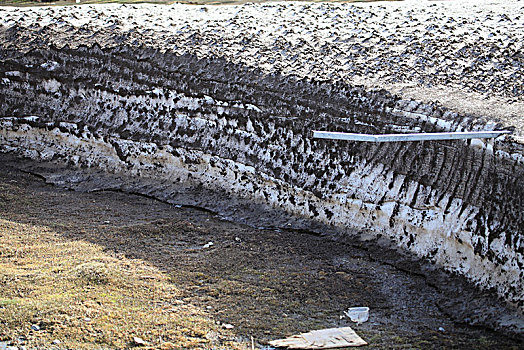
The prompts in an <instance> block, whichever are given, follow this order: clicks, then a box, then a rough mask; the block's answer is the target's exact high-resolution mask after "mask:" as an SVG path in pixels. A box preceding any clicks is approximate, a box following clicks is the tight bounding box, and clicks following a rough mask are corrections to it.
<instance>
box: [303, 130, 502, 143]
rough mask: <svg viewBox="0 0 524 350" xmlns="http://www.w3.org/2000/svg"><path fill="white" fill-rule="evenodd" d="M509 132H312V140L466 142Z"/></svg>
mask: <svg viewBox="0 0 524 350" xmlns="http://www.w3.org/2000/svg"><path fill="white" fill-rule="evenodd" d="M509 133H510V132H509V131H464V132H433V133H429V132H428V133H418V134H383V135H372V134H354V133H346V132H329V131H318V130H313V138H315V139H328V140H346V141H363V142H405V141H436V140H466V139H487V138H497V137H499V136H501V135H504V134H509Z"/></svg>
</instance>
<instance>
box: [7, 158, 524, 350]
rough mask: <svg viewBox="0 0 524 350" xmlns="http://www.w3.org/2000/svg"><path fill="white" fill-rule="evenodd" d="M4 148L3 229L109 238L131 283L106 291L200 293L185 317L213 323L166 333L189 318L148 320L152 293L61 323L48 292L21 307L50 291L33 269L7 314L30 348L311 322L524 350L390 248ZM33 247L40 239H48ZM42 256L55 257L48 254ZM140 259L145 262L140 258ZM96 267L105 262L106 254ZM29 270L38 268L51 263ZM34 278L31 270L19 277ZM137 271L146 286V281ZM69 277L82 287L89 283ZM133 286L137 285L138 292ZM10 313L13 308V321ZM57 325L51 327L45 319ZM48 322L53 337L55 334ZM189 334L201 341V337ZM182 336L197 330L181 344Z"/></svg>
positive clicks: (104, 245)
mask: <svg viewBox="0 0 524 350" xmlns="http://www.w3.org/2000/svg"><path fill="white" fill-rule="evenodd" d="M2 157H3V156H2V155H0V220H2V222H1V223H2V224H3V225H0V228H3V229H2V231H3V232H1V234H0V236H1V237H2V239H3V240H4V241H5V242H9V240H10V239H13V240H16V239H15V238H16V237H14V236H16V235H18V234H19V233H17V232H16V230H14V229H12V227H14V226H16V225H29V226H28V227H30V228H33V229H30V230H29V233H27V234H28V235H29V236H27V237H28V238H27V240H29V241H34V240H35V239H36V241H37V242H39V244H40V245H41V246H45V244H46V240H48V241H49V240H50V239H51V238H49V236H46V235H45V234H40V233H39V231H38V230H37V229H34V228H35V227H40V228H42V227H43V228H45V229H44V231H46V232H53V235H52V237H53V238H52V240H53V242H52V244H53V245H54V246H55V247H56V246H59V245H67V244H72V243H75V242H76V243H75V244H77V243H78V242H85V243H86V244H89V245H91V246H93V247H96V248H93V249H99V250H97V252H98V253H97V254H102V255H104V254H105V256H108V257H110V258H107V259H109V260H107V259H106V260H103V259H101V260H100V259H99V261H102V262H103V263H104V261H105V263H106V265H107V266H106V267H107V269H106V270H102V271H101V272H100V271H99V272H100V274H102V275H103V274H104V273H107V271H108V269H109V270H110V268H111V267H110V266H113V265H111V264H117V265H115V266H120V267H121V269H122V271H123V272H122V271H121V272H122V273H124V272H125V273H127V275H126V276H128V277H127V278H126V280H125V281H127V282H125V281H124V282H125V283H124V282H122V281H120V280H119V279H118V278H117V277H115V278H112V277H110V278H107V279H106V280H104V281H103V283H105V284H104V285H103V286H102V288H103V289H106V290H113V289H112V287H111V284H112V283H113V284H118V285H119V286H120V287H119V288H120V289H118V290H115V293H117V292H118V293H119V295H120V298H121V299H126V298H135V299H136V300H138V299H140V298H141V299H140V300H147V304H148V305H149V304H151V303H153V304H154V303H157V304H161V305H163V306H162V307H160V308H151V309H148V310H149V311H148V313H150V314H151V313H155V312H164V311H166V310H168V311H170V310H171V311H172V312H173V313H174V314H177V313H178V314H179V313H181V312H183V311H181V310H180V309H177V307H178V308H179V307H180V304H184V305H187V307H190V308H191V310H193V314H194V315H198V317H194V318H190V319H189V321H188V319H180V320H178V321H176V320H175V321H176V322H179V323H181V322H182V323H183V322H190V323H191V324H192V327H193V328H195V329H199V322H200V323H202V327H201V328H202V329H205V331H203V332H200V333H199V332H198V331H193V332H189V333H191V334H190V336H189V335H188V334H187V333H188V331H187V329H186V333H185V334H183V333H184V332H182V333H181V334H172V338H170V339H169V342H167V341H166V339H167V338H168V337H169V334H171V333H169V330H168V329H167V328H169V327H175V328H176V327H178V328H180V325H178V326H177V325H173V324H171V326H170V323H169V322H175V321H173V319H172V318H171V319H167V320H165V321H162V322H163V323H162V322H160V323H159V322H156V321H155V322H156V323H155V322H149V319H148V318H147V317H145V316H143V315H142V314H140V312H141V311H143V310H141V309H140V308H142V309H143V308H144V306H143V305H142V304H140V303H137V304H136V305H135V308H134V309H133V308H130V309H129V310H127V311H128V313H130V314H131V316H129V315H127V316H122V315H121V314H119V313H118V311H115V312H114V313H105V314H104V313H103V312H102V311H100V312H98V313H97V312H93V313H92V314H90V317H87V316H86V314H85V312H87V311H86V309H85V308H82V307H80V306H79V307H78V308H76V309H74V308H73V309H71V310H68V311H67V313H68V315H69V316H68V317H69V318H66V319H63V323H64V324H63V325H59V324H57V323H60V322H62V321H60V320H62V319H61V318H59V317H57V315H56V314H54V313H53V312H55V313H57V312H58V313H64V312H65V311H53V312H51V308H52V307H53V306H49V308H50V309H49V310H47V309H46V307H47V306H46V305H48V304H43V305H40V306H39V308H36V309H35V311H34V312H33V313H27V312H22V311H21V309H19V308H17V306H16V304H17V301H16V300H18V302H20V301H21V300H23V299H24V298H25V299H27V298H29V299H33V300H38V299H39V298H42V295H40V294H39V293H40V292H39V291H40V289H39V288H38V285H42V283H43V282H42V280H39V279H38V278H34V279H33V280H30V281H25V282H23V283H25V284H24V286H25V288H26V290H25V296H24V294H22V293H20V294H22V295H21V296H20V295H18V296H16V295H15V296H12V297H11V299H8V298H7V295H6V294H4V295H3V296H1V295H0V316H1V317H0V319H4V321H0V342H2V341H3V342H9V341H11V344H15V343H16V341H15V339H13V338H14V337H15V336H16V335H17V334H24V336H23V337H22V340H23V341H25V344H26V346H28V348H31V345H33V346H35V348H36V347H37V345H38V344H40V345H41V344H42V343H41V342H42V341H44V340H42V339H44V338H45V339H47V341H50V340H52V339H55V338H60V339H61V343H58V344H56V342H55V345H53V346H55V348H61V346H65V345H64V344H73V343H71V342H72V341H73V340H74V344H76V345H75V346H76V348H119V347H121V346H126V347H127V346H139V345H140V344H135V343H133V341H130V342H129V339H128V340H127V342H125V343H119V340H118V339H122V338H129V337H130V335H131V334H133V335H137V336H140V337H141V338H143V339H144V340H145V341H146V342H147V344H146V345H142V347H148V348H162V349H168V348H170V347H169V346H173V347H172V348H194V349H208V348H216V349H229V348H246V349H250V348H251V344H252V340H253V343H254V344H255V347H256V348H268V347H267V343H268V342H269V341H270V340H273V339H278V338H282V337H286V336H289V335H292V334H296V333H299V332H307V331H309V330H314V329H321V328H326V327H337V326H351V327H352V328H353V329H354V330H355V331H356V332H357V333H358V334H359V335H360V336H361V337H362V338H363V339H364V340H366V341H367V342H368V343H369V346H368V348H373V349H413V348H415V349H418V348H439V349H442V348H461V349H494V348H497V349H518V348H521V346H522V343H521V342H520V341H519V340H516V339H511V338H508V337H506V336H504V335H502V334H498V333H495V332H492V331H490V330H487V329H483V328H478V327H472V326H468V325H464V324H459V323H455V322H454V321H453V320H451V319H450V318H449V317H448V316H447V314H446V313H445V312H444V311H445V310H443V309H442V306H439V303H438V300H439V299H440V298H441V295H440V293H441V292H439V291H438V290H437V289H436V288H435V287H434V286H433V285H431V284H429V283H428V282H427V281H426V279H425V278H424V277H422V276H420V275H416V274H415V275H414V274H410V273H409V272H406V271H405V269H398V268H396V267H394V266H392V265H390V264H385V263H383V262H380V261H381V259H378V258H377V255H380V252H379V251H369V250H367V249H365V246H359V245H357V244H354V245H352V244H346V243H341V242H336V241H333V240H330V239H327V238H325V237H319V236H315V235H312V234H307V233H300V232H292V231H279V230H259V229H254V228H252V227H249V226H245V225H240V224H236V223H232V222H228V221H224V220H221V219H220V218H218V217H217V216H215V215H214V214H213V213H209V212H206V211H203V210H198V209H195V208H183V207H175V206H172V205H169V204H165V203H161V202H159V201H156V200H153V199H150V198H145V197H141V196H137V195H131V194H125V193H117V192H96V193H79V192H73V191H67V190H64V189H60V188H58V187H55V186H53V185H49V184H46V183H45V181H44V180H43V179H41V178H38V177H36V176H33V175H30V174H27V173H24V172H22V171H20V170H18V169H17V168H16V166H11V165H7V164H6V163H3V162H2V161H1V160H2ZM13 225H14V226H13ZM31 235H32V236H31ZM35 235H37V236H35ZM11 236H12V237H11ZM5 242H4V244H3V245H0V249H1V250H2V251H0V277H1V278H2V281H0V283H3V284H4V286H3V287H4V288H5V290H10V291H11V292H12V293H15V294H16V291H15V289H16V285H17V283H22V282H17V279H16V278H15V279H13V278H12V275H13V272H12V271H13V270H12V269H10V268H9V267H10V266H11V267H12V266H14V265H17V261H16V257H17V256H16V254H7V253H6V251H7V250H8V249H7V248H8V245H7V243H5ZM26 244H28V243H27V242H26ZM78 244H79V243H78ZM20 249H22V248H20ZM33 249H38V245H34V246H33ZM56 254H58V253H56ZM56 254H55V255H56ZM43 256H44V258H43V259H45V254H44V255H43ZM56 256H58V258H57V260H53V261H54V264H55V265H56V266H61V264H62V263H63V261H61V260H60V257H59V254H58V255H56ZM18 258H20V257H18ZM63 259H64V260H67V259H69V260H71V259H79V261H78V264H80V263H81V262H82V261H84V260H82V259H85V257H82V258H77V257H76V255H75V252H74V251H73V252H71V253H70V254H67V255H66V256H64V257H63ZM81 260H82V261H81ZM108 261H109V262H108ZM20 264H22V263H21V262H20V261H18V265H20ZM42 264H43V262H42ZM118 264H120V265H118ZM130 264H131V265H133V264H136V265H137V266H142V267H143V269H142V270H140V271H138V270H136V271H135V270H129V269H130V267H129V266H130ZM62 265H63V264H62ZM73 265H74V264H73ZM82 266H83V265H82ZM94 266H95V269H96V266H98V267H100V264H98V265H96V264H95V265H94ZM18 267H20V266H18ZM25 268H27V269H32V271H35V270H36V271H38V269H39V267H38V262H33V264H32V265H31V267H27V266H26V267H25ZM126 269H127V270H126ZM144 269H146V270H147V269H150V270H151V271H153V272H150V274H151V276H147V273H146V272H144V271H146V270H144ZM64 270H65V268H64ZM77 270H78V269H77ZM77 270H75V271H77ZM124 270H125V271H124ZM144 274H146V276H144ZM41 275H42V274H41ZM95 275H96V271H95ZM42 276H43V275H42ZM45 276H47V277H46V278H48V279H51V280H48V281H47V283H50V284H53V283H63V277H61V275H60V273H56V277H53V275H51V276H48V275H45ZM75 276H76V277H77V278H80V277H78V276H82V275H81V274H80V275H78V274H76V275H75ZM102 277H104V276H102ZM9 278H11V280H9ZM42 278H43V277H42ZM22 279H23V275H22V277H20V278H19V279H18V280H19V281H21V280H22ZM53 279H55V280H53ZM66 280H67V279H66ZM135 280H136V281H139V282H137V283H139V284H137V285H134V284H133V283H132V281H135ZM150 280H151V281H150ZM6 281H10V282H6ZM60 281H62V282H60ZM68 281H70V282H68V283H70V285H71V286H73V285H75V286H78V284H75V283H76V282H74V281H73V282H71V280H68ZM159 281H160V282H159ZM88 282H89V283H87V284H88V286H87V287H86V286H83V287H81V289H82V288H84V289H85V288H87V289H96V288H99V287H100V285H99V283H98V284H97V280H96V278H95V279H93V278H88ZM98 282H100V281H98ZM126 283H127V284H126ZM140 283H142V284H140ZM154 283H161V284H162V285H161V286H160V287H158V288H160V289H159V290H160V291H161V292H158V293H157V292H155V291H153V292H151V290H148V291H147V292H145V291H144V292H142V291H143V290H145V289H143V288H146V287H147V285H148V284H150V285H153V284H154ZM32 284H34V285H32ZM137 286H138V287H137ZM166 288H167V289H169V288H173V289H174V290H176V293H175V294H176V298H175V297H169V298H168V297H166V293H167V292H166V290H167V289H166ZM73 289H74V288H73V287H71V290H73ZM127 289H133V292H132V293H130V294H129V293H128V292H129V290H127ZM146 289H147V288H146ZM140 293H142V294H140ZM457 293H458V291H457ZM70 294H71V296H67V295H62V299H61V300H62V302H61V303H62V304H75V303H76V302H77V301H78V299H79V298H80V299H82V298H83V299H82V300H81V303H79V305H80V304H81V305H88V304H89V302H93V301H97V304H95V305H91V306H89V307H90V308H91V311H93V310H97V309H96V308H97V307H98V308H101V309H107V308H110V307H111V305H112V304H111V303H115V301H114V300H112V299H107V298H106V299H104V298H100V297H99V296H94V295H92V294H85V293H84V294H82V291H78V293H76V294H75V293H72V292H71V293H70ZM137 294H138V296H137ZM167 294H169V293H167ZM17 298H18V299H17ZM68 298H71V299H68ZM113 299H114V298H113ZM121 302H122V304H121V305H125V302H124V301H121ZM110 304H111V305H110ZM49 305H52V304H49ZM170 305H171V306H170ZM353 306H368V307H369V308H370V316H369V321H368V322H365V323H363V324H361V325H356V324H354V323H352V322H351V321H349V320H348V319H347V318H346V317H343V311H344V310H345V309H347V308H349V307H353ZM169 307H171V308H169ZM86 308H87V306H86ZM122 308H124V309H125V307H124V306H122ZM186 309H187V308H186ZM115 310H117V309H115ZM177 310H179V311H177ZM133 313H135V314H136V315H142V316H140V317H143V320H142V321H140V322H139V323H138V324H137V323H136V322H135V323H133V322H131V321H129V322H130V323H128V324H129V327H130V329H127V330H126V329H125V325H126V323H125V322H124V323H122V322H121V321H122V320H121V319H122V318H123V317H130V319H132V318H133ZM102 314H103V316H104V317H105V318H106V321H107V322H108V323H109V324H119V325H122V326H120V328H119V329H120V331H119V332H120V333H118V334H117V335H115V336H114V337H112V336H111V332H110V331H109V334H108V331H107V330H106V329H102V328H103V327H104V325H103V324H102V323H96V322H95V321H96V318H97V317H102V316H101V315H102ZM7 315H10V316H9V317H11V318H10V319H9V322H7V321H6V317H7ZM75 317H76V318H78V319H80V320H82V319H83V320H86V319H87V320H89V321H91V319H92V320H93V321H92V322H91V323H92V326H91V327H90V328H86V327H81V326H78V325H76V326H75V323H74V322H73V323H71V318H73V319H74V318H75ZM111 317H113V318H114V319H111ZM137 317H138V316H137ZM135 321H136V320H135ZM35 322H36V323H38V324H39V325H40V326H42V328H43V329H41V330H40V331H39V332H40V333H39V334H40V335H38V334H36V333H37V332H35V331H34V330H33V331H28V328H29V327H30V326H31V325H32V324H34V323H35ZM50 324H51V325H52V327H51V326H48V327H47V328H46V327H45V325H50ZM226 324H230V325H232V326H233V328H232V329H226V328H229V327H225V325H226ZM166 325H167V326H169V327H167V326H166ZM71 327H73V328H71ZM97 327H99V328H100V329H98V328H97ZM140 327H141V328H140ZM162 327H164V328H162ZM137 328H140V332H138V331H137ZM186 328H187V327H186ZM73 329H74V330H75V331H74V332H73ZM64 330H65V331H64ZM82 332H84V333H85V334H83V333H82ZM97 332H98V333H97ZM163 332H164V333H165V335H164V338H163V339H162V333H163ZM44 333H47V335H46V336H42V335H41V334H44ZM102 333H103V334H106V336H105V337H104V338H100V337H99V338H97V337H96V334H102ZM93 334H95V336H93ZM210 334H211V335H210ZM153 335H155V336H153ZM38 337H40V338H38ZM68 337H71V339H68ZM184 337H185V338H184ZM199 337H201V338H202V341H199V340H198V338H199ZM37 338H38V339H40V340H38V339H37ZM73 338H74V339H73ZM189 338H191V339H192V340H193V341H188V339H189ZM210 339H211V340H210ZM182 340H184V341H186V342H185V343H181V341H182ZM68 341H69V343H68ZM39 342H40V343H39ZM35 344H36V345H35ZM60 344H62V345H60ZM123 344H124V345H123ZM166 344H168V345H166ZM181 344H182V345H181ZM64 348H65V347H64Z"/></svg>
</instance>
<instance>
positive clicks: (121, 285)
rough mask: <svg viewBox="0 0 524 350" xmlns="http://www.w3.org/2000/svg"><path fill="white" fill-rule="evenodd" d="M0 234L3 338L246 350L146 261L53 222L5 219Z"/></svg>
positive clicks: (84, 345)
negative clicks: (60, 231) (138, 341)
mask: <svg viewBox="0 0 524 350" xmlns="http://www.w3.org/2000/svg"><path fill="white" fill-rule="evenodd" d="M0 232H1V233H2V234H1V235H0V289H1V290H2V298H1V299H0V320H1V321H0V340H1V341H10V342H12V343H13V344H15V345H21V344H19V340H20V339H22V340H23V344H24V345H25V346H27V347H29V348H36V347H42V348H47V347H50V346H51V345H52V343H53V341H55V340H59V341H60V346H61V347H64V348H75V349H94V348H97V349H99V348H127V347H130V346H132V345H133V337H140V338H142V339H143V340H145V341H146V342H147V345H148V347H149V348H158V349H162V348H165V349H169V348H173V349H174V348H177V349H179V348H186V349H191V348H194V349H208V348H209V349H211V348H216V347H217V346H218V345H221V346H225V347H226V348H231V349H242V348H243V347H242V345H241V344H238V343H235V342H234V341H229V340H228V338H231V337H232V335H231V334H228V333H227V332H225V331H224V330H222V329H220V327H219V326H218V325H216V324H215V322H213V321H212V320H211V319H210V318H209V317H208V316H207V315H206V314H205V313H204V312H203V311H201V310H200V309H198V308H196V307H194V306H193V305H191V304H187V303H186V302H183V301H181V300H179V297H180V293H179V290H178V289H177V288H176V286H175V285H173V284H172V283H170V282H169V281H168V277H167V276H166V275H165V274H164V273H163V272H162V271H159V270H158V269H157V268H155V267H153V266H151V265H149V264H147V263H145V262H143V261H141V260H137V259H126V258H122V257H115V256H111V255H110V254H108V253H105V252H104V251H103V249H102V248H101V247H99V246H97V245H95V244H92V243H88V242H85V241H67V240H65V239H63V238H61V237H60V236H59V235H57V234H56V233H55V232H54V231H52V230H50V229H49V228H47V227H40V226H35V225H29V224H21V223H16V222H12V221H7V220H4V219H0ZM35 325H36V326H38V327H33V329H32V328H31V327H32V326H35ZM34 328H38V329H39V330H35V329H34ZM217 334H218V335H219V336H218V337H217Z"/></svg>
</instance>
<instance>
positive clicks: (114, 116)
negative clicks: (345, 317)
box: [0, 12, 524, 311]
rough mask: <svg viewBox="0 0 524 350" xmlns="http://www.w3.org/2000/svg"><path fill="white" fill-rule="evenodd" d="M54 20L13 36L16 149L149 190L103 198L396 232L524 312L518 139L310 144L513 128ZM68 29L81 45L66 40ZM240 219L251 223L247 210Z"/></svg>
mask: <svg viewBox="0 0 524 350" xmlns="http://www.w3.org/2000/svg"><path fill="white" fill-rule="evenodd" d="M98 14H100V13H98ZM102 14H103V12H102ZM28 16H32V15H28ZM31 18H32V17H31ZM53 18H55V19H56V22H57V23H49V24H46V25H44V26H42V27H39V26H38V25H35V24H31V23H29V25H28V26H26V25H21V24H20V23H22V22H19V23H15V24H14V25H11V26H9V27H7V26H4V27H3V28H2V29H1V37H2V51H1V52H0V58H1V59H2V65H1V68H0V79H1V80H0V82H1V85H0V91H1V93H0V115H3V116H6V117H7V118H5V119H2V120H1V121H0V145H1V147H2V150H3V151H7V152H16V153H18V154H23V155H25V156H28V157H31V158H34V159H42V160H52V161H56V162H61V163H67V164H70V165H73V166H76V167H79V168H84V169H86V168H91V169H98V170H103V171H106V172H109V173H119V174H125V176H128V177H135V178H140V179H144V181H148V185H147V186H144V185H143V184H142V183H141V184H138V182H137V183H136V184H133V183H129V182H127V185H122V183H121V182H120V183H116V184H115V183H106V184H105V185H104V184H103V183H102V184H101V183H97V184H96V186H98V188H99V187H100V186H102V187H103V186H106V187H107V188H113V187H115V186H116V187H119V186H120V187H122V186H124V187H125V189H126V190H130V191H134V192H140V193H144V194H148V195H149V194H153V195H155V196H159V197H162V198H164V199H167V200H171V201H176V198H177V195H178V194H179V193H185V195H184V197H183V198H188V196H187V193H192V191H196V192H193V193H220V195H216V196H202V197H199V198H198V199H193V203H194V204H197V205H199V206H202V207H208V208H212V209H215V210H217V209H218V211H220V208H221V207H223V206H226V207H227V205H225V204H223V203H226V202H228V201H229V199H230V198H240V199H244V200H249V201H250V202H253V203H257V204H259V205H261V206H267V207H273V208H278V209H280V210H283V211H285V212H287V213H289V214H291V215H293V216H294V217H298V218H304V219H311V220H313V221H314V222H317V223H320V224H324V225H328V226H330V227H333V228H334V229H336V231H338V232H339V233H342V234H346V235H351V234H354V233H355V232H362V234H366V235H371V236H374V237H376V236H381V237H386V238H387V239H388V240H389V241H391V242H394V244H396V245H397V246H399V247H401V248H403V249H406V250H408V251H411V252H413V253H415V254H416V255H418V256H419V257H423V258H427V259H429V260H430V261H433V262H436V263H437V264H438V265H439V266H443V267H445V268H447V269H449V270H451V271H455V272H457V273H459V274H463V275H465V276H467V277H468V278H469V279H471V280H472V281H474V282H475V283H477V284H478V285H479V286H481V287H483V288H486V289H490V288H491V289H494V290H495V291H496V292H497V293H498V295H499V296H500V297H501V298H503V299H504V300H506V301H507V302H508V303H509V304H510V305H513V306H514V307H516V308H517V309H519V310H520V311H522V308H523V307H524V286H523V284H522V283H523V282H522V281H523V280H524V270H523V266H524V257H523V253H524V251H523V244H524V243H523V241H522V234H523V232H522V230H523V227H524V218H523V213H524V210H523V209H524V203H523V198H524V165H523V163H524V156H523V153H524V151H523V148H524V147H523V145H522V143H521V141H519V139H518V137H517V138H514V137H507V138H502V139H499V140H497V141H495V142H481V141H478V140H477V141H472V142H462V141H442V142H425V143H422V142H413V143H392V144H367V143H354V142H348V143H340V142H339V143H336V142H331V141H316V140H313V139H312V138H311V131H312V130H315V129H317V130H330V131H348V132H360V133H390V132H394V133H397V132H405V131H416V132H434V131H462V130H493V129H501V128H506V127H507V125H503V124H497V123H496V122H493V121H492V120H491V119H492V118H491V117H490V116H489V115H487V116H485V118H482V117H478V116H476V117H472V116H470V115H465V114H461V113H457V112H454V111H453V110H450V109H447V108H445V107H442V106H441V105H439V104H437V103H432V104H431V103H422V102H417V101H413V100H409V99H402V98H401V97H398V96H396V95H393V94H391V93H390V92H388V91H386V90H373V89H369V88H366V87H363V86H357V85H353V84H351V83H350V82H349V81H342V80H338V79H331V78H330V79H323V80H320V79H322V78H325V76H324V75H323V74H318V75H315V74H313V77H307V76H305V77H300V76H298V77H297V76H291V75H288V74H284V73H283V72H280V71H278V70H277V69H276V68H277V67H278V65H275V67H276V68H275V69H270V68H268V67H267V65H263V64H261V65H260V68H258V67H254V66H253V65H251V64H247V63H245V64H244V63H241V62H234V61H235V60H234V59H229V58H228V57H227V55H223V57H217V56H213V55H211V54H208V55H202V54H201V53H200V50H201V48H202V47H201V46H199V45H197V44H195V46H186V47H185V50H186V51H189V53H188V52H186V53H185V54H179V53H177V52H165V51H164V50H160V49H157V48H154V47H157V46H161V45H158V44H156V43H155V42H154V40H153V39H154V38H155V35H157V34H156V33H155V32H152V33H150V35H149V34H147V33H148V32H147V29H146V30H144V31H143V32H140V33H130V32H125V31H120V29H121V28H119V27H118V23H116V26H115V27H114V28H112V31H107V30H105V31H102V29H103V28H102V27H100V28H96V27H95V28H93V27H89V26H87V25H73V24H71V23H67V22H64V18H63V17H59V16H58V17H53ZM29 22H30V21H29ZM62 22H64V23H62ZM104 23H106V24H107V23H108V22H107V21H106V22H104ZM94 29H98V30H100V31H96V30H94ZM106 29H107V28H106ZM68 31H69V32H70V34H71V35H72V34H75V35H76V34H78V40H76V41H75V42H73V43H71V45H68V46H63V45H64V44H66V43H67V41H66V39H65V38H66V36H65V33H67V32H68ZM120 34H121V36H120ZM158 35H160V34H158ZM160 37H161V38H162V36H160ZM197 37H198V35H197V36H196V37H195V38H197ZM75 38H76V37H75ZM138 39H140V40H139V41H138V42H137V45H134V46H133V45H130V44H131V43H132V42H133V40H138ZM174 40H176V39H174ZM184 40H185V39H184ZM195 40H197V39H195ZM57 42H59V43H60V44H61V45H58V46H56V45H54V44H56V43H57ZM84 42H85V43H86V45H81V44H82V43H84ZM119 42H120V44H119ZM198 42H199V41H198V40H197V41H195V43H198ZM184 43H185V44H188V42H186V41H184ZM117 44H118V45H117ZM188 48H189V49H188ZM228 50H229V49H227V50H225V52H229V53H231V52H232V51H228ZM231 50H233V49H231ZM174 51H176V50H174ZM191 51H192V52H191ZM237 61H238V60H237ZM516 62H517V63H518V62H520V61H519V60H518V57H517V58H516ZM512 67H513V66H512ZM508 69H509V68H508ZM508 86H509V85H508ZM497 91H498V90H497ZM512 91H513V90H512ZM515 91H516V90H515ZM499 94H500V95H501V96H502V95H504V91H503V90H500V91H499ZM514 94H517V95H519V93H518V91H516V92H514ZM24 116H31V117H24ZM35 116H36V117H35ZM18 117H24V118H18ZM80 180H82V182H83V181H84V180H85V179H84V178H76V179H75V177H74V176H73V177H69V179H68V180H66V181H69V182H75V181H76V182H78V181H80ZM92 189H96V188H92ZM195 202H196V203H195ZM193 203H191V201H189V203H188V204H193ZM228 210H229V211H230V212H232V213H233V214H232V215H236V216H241V217H243V218H245V219H246V220H249V214H245V212H244V213H242V212H241V211H239V210H238V208H228ZM255 216H256V215H255ZM348 223H351V225H350V227H348ZM282 224H285V222H283V223H282Z"/></svg>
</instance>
